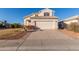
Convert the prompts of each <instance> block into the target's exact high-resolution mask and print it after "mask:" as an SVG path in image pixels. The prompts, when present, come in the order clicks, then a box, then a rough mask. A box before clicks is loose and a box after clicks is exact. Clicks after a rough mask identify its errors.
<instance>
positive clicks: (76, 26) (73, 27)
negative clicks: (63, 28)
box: [67, 23, 79, 32]
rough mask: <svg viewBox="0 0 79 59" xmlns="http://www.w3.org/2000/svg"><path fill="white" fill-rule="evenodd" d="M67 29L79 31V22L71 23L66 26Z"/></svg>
mask: <svg viewBox="0 0 79 59" xmlns="http://www.w3.org/2000/svg"><path fill="white" fill-rule="evenodd" d="M67 29H68V30H71V31H74V32H79V24H78V23H71V24H69V25H68V26H67Z"/></svg>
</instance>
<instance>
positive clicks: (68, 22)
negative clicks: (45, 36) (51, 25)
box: [64, 16, 79, 24]
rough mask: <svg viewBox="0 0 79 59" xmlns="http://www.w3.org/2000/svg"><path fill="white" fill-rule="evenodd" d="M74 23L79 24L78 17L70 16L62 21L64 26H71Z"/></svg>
mask: <svg viewBox="0 0 79 59" xmlns="http://www.w3.org/2000/svg"><path fill="white" fill-rule="evenodd" d="M74 22H76V23H79V16H72V17H69V18H67V19H65V20H64V23H66V24H71V23H74Z"/></svg>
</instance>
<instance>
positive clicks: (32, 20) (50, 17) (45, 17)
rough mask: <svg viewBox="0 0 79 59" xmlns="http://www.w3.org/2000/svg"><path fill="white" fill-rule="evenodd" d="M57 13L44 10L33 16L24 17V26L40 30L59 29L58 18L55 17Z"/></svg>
mask: <svg viewBox="0 0 79 59" xmlns="http://www.w3.org/2000/svg"><path fill="white" fill-rule="evenodd" d="M54 13H55V11H53V10H51V9H48V8H46V9H43V10H40V11H39V12H37V13H34V14H32V15H31V16H25V17H24V25H25V26H28V25H33V26H35V27H37V28H39V29H58V17H56V16H54Z"/></svg>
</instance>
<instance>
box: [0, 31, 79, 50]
mask: <svg viewBox="0 0 79 59" xmlns="http://www.w3.org/2000/svg"><path fill="white" fill-rule="evenodd" d="M0 50H9V51H11V50H12V51H72V50H79V39H75V38H72V37H69V36H67V35H65V34H64V33H62V32H60V31H59V30H44V31H36V32H32V33H31V34H28V36H27V35H25V36H24V37H23V38H22V39H20V40H0Z"/></svg>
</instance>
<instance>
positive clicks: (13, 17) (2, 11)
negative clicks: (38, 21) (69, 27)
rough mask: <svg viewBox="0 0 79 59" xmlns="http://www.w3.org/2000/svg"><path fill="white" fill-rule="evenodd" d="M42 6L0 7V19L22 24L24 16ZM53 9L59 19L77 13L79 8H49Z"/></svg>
mask: <svg viewBox="0 0 79 59" xmlns="http://www.w3.org/2000/svg"><path fill="white" fill-rule="evenodd" d="M42 9H44V8H0V20H2V21H4V20H7V22H8V23H21V24H23V18H24V16H27V15H30V14H31V13H36V12H38V11H40V10H42ZM50 9H52V10H54V11H55V16H57V17H58V18H59V20H64V19H66V18H68V17H71V16H75V15H79V8H50Z"/></svg>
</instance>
